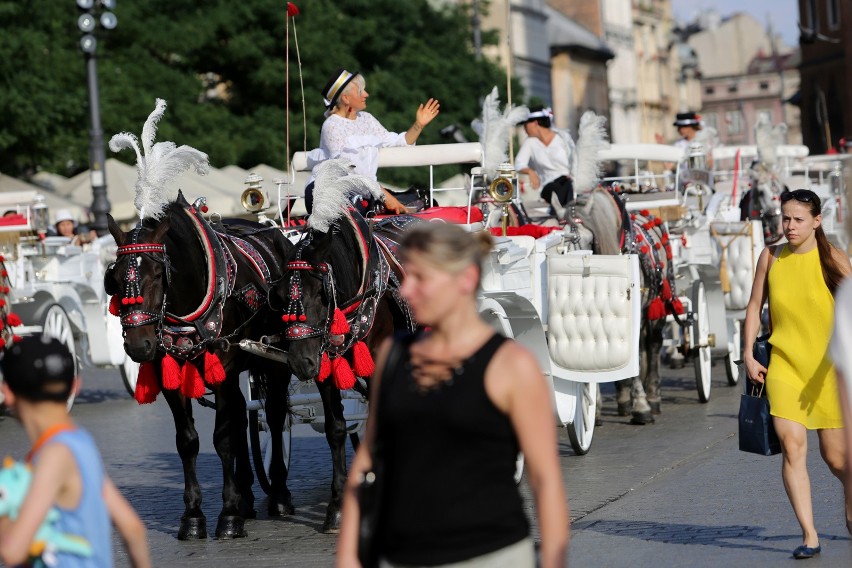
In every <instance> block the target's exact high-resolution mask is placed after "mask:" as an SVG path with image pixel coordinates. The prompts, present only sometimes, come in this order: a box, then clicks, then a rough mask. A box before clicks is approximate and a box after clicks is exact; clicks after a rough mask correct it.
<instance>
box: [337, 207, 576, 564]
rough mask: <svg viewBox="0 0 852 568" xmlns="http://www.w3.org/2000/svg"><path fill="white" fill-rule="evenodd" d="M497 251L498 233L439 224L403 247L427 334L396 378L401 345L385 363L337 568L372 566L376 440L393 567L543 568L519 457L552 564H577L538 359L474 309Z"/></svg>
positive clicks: (409, 289)
mask: <svg viewBox="0 0 852 568" xmlns="http://www.w3.org/2000/svg"><path fill="white" fill-rule="evenodd" d="M491 244H492V241H491V238H490V235H488V234H487V233H477V234H470V233H467V232H465V231H464V230H463V229H461V228H460V227H458V226H456V225H446V224H433V223H430V224H427V225H423V226H419V225H418V226H414V227H413V228H412V229H410V230H409V232H408V233H407V234H406V236H405V238H404V239H403V242H402V247H401V250H402V256H403V260H404V263H405V270H406V275H405V280H404V281H403V285H402V293H403V295H404V296H405V298H406V300H408V302H409V305H410V307H411V309H412V311H413V313H414V316H415V319H416V320H417V322H418V323H419V324H420V325H422V326H428V331H426V332H423V333H420V334H419V335H418V336H416V337H413V338H408V339H407V341H405V346H404V347H403V348H402V349H401V355H400V357H398V358H396V357H395V358H394V363H393V364H391V366H389V367H388V368H387V369H386V370H385V369H384V367H385V363H386V361H387V359H388V352H389V350H390V343H391V342H390V341H388V342H386V344H385V345H384V346H383V348H382V350H381V352H380V354H379V357H378V365H377V370H376V373H375V374H374V376H373V379H372V380H373V383H374V384H372V385H371V389H372V390H371V413H370V418H369V420H368V422H367V435H366V439H365V440H364V443H362V444H361V446H360V447H359V448H358V452H357V453H356V456H355V460H354V462H353V464H352V468H351V474H350V480H349V482H348V483H347V493H346V496H345V497H344V509H343V523H342V530H341V534H340V539H339V542H338V557H337V566H338V567H341V568H342V567H350V566H351V567H356V566H360V564H359V563H358V556H357V540H358V524H359V519H358V517H359V511H358V501H357V499H356V498H355V494H354V489H355V488H356V487H357V485H358V483H359V480H360V478H361V476H362V474H363V473H364V472H366V471H369V470H370V467H371V463H370V461H371V458H370V455H371V454H370V451H371V449H370V448H371V445H372V444H373V443H374V441H375V440H376V439H377V437H378V438H379V439H381V447H382V456H383V460H384V472H385V476H384V479H385V481H384V485H383V495H382V507H381V514H380V521H379V535H378V543H379V548H380V555H381V558H382V561H381V566H383V567H385V566H386V567H396V566H406V567H410V566H443V565H448V564H453V565H455V564H456V563H463V565H464V566H470V567H480V566H482V567H486V566H487V567H489V568H491V567H500V566H507V567H509V566H511V567H512V568H515V567H518V568H522V567H527V566H528V567H530V568H532V567H533V566H535V558H534V556H535V555H534V547H533V543H532V540H531V538H530V536H529V522H528V520H527V518H526V515H525V513H524V510H523V503H522V499H521V496H520V494H519V492H518V488H517V486H516V484H515V482H514V472H515V460H516V457H517V453H518V451H519V450H520V451H523V453H524V457H525V466H526V471H527V475H528V478H529V483H530V486H531V487H532V489H533V493H534V495H535V503H536V511H537V517H538V525H539V527H540V531H541V545H540V561H541V564H540V565H541V566H542V567H544V568H548V567H555V566H564V565H565V564H566V560H567V546H568V520H569V512H568V501H567V497H566V495H565V490H564V487H563V484H562V477H561V471H560V466H559V457H558V450H557V440H556V423H555V420H554V417H553V413H552V412H550V411H547V410H549V409H550V408H552V402H551V394H550V391H549V387H548V385H547V383H546V381H545V378H544V376H543V374H542V372H541V369H540V368H539V366H538V363H537V362H536V359H535V357H534V355H533V354H532V353H530V352H529V351H527V350H526V349H525V348H523V347H522V346H520V345H519V344H517V343H515V342H514V341H509V340H506V339H505V338H504V337H502V336H500V335H498V334H496V333H495V332H494V330H493V329H492V328H491V327H490V326H489V325H488V324H487V323H486V322H485V321H484V320H482V318H480V316H479V312H478V311H477V307H476V294H477V290H478V288H479V279H480V273H481V266H482V261H483V260H484V259H485V258H486V257H487V255H488V254H489V251H490V249H491ZM397 341H400V340H399V339H397ZM379 377H381V380H382V381H385V384H383V385H381V386H379V382H380V381H379V380H378V379H379ZM378 424H381V428H380V429H379V428H378Z"/></svg>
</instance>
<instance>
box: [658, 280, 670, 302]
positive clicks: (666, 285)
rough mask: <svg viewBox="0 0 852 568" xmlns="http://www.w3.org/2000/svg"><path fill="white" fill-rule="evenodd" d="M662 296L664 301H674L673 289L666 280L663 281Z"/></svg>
mask: <svg viewBox="0 0 852 568" xmlns="http://www.w3.org/2000/svg"><path fill="white" fill-rule="evenodd" d="M660 296H662V298H663V300H671V299H672V287H671V285H670V284H669V281H668V280H666V279H665V278H664V279H663V290H662V292H660Z"/></svg>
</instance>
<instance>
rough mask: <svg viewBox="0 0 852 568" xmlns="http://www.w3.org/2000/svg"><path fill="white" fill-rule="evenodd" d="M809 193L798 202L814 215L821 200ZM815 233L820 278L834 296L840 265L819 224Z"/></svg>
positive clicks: (838, 282) (819, 209) (819, 207)
mask: <svg viewBox="0 0 852 568" xmlns="http://www.w3.org/2000/svg"><path fill="white" fill-rule="evenodd" d="M797 191H800V190H797ZM810 193H812V194H813V195H812V197H811V199H810V200H809V201H807V202H805V201H799V203H808V204H809V206H810V213H811V215H813V216H814V217H816V216H817V215H821V214H822V202H821V201H820V199H819V196H818V195H817V194H816V193H813V192H810ZM782 195H783V194H782ZM797 201H798V200H797ZM815 234H816V241H817V249H818V250H819V263H820V266H821V267H822V278H823V280H825V285H826V286H828V291H829V292H831V295H832V296H834V293H835V292H836V291H837V288H838V286H840V282H841V281H842V280H843V278H844V274H843V272H842V271H841V270H840V265H839V264H838V263H837V260H835V258H834V254H833V253H832V249H834V246H832V244H831V243H830V242H828V237H826V236H825V231H823V230H822V225H821V224H820V226H819V227H817V228H816V230H815Z"/></svg>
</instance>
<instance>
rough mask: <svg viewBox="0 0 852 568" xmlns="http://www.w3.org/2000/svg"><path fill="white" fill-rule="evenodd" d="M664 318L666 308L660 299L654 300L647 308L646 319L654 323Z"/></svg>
mask: <svg viewBox="0 0 852 568" xmlns="http://www.w3.org/2000/svg"><path fill="white" fill-rule="evenodd" d="M664 317H666V307H665V305H663V301H662V300H660V298H654V299H653V300H651V304H650V305H649V306H648V319H649V320H651V321H654V320H658V319H660V318H664Z"/></svg>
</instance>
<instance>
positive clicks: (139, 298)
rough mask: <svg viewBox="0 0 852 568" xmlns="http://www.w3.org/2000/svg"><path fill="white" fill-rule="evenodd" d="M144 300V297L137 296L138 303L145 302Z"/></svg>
mask: <svg viewBox="0 0 852 568" xmlns="http://www.w3.org/2000/svg"><path fill="white" fill-rule="evenodd" d="M143 300H144V298H143V297H142V296H136V303H137V304H141V303H142V302H143Z"/></svg>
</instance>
